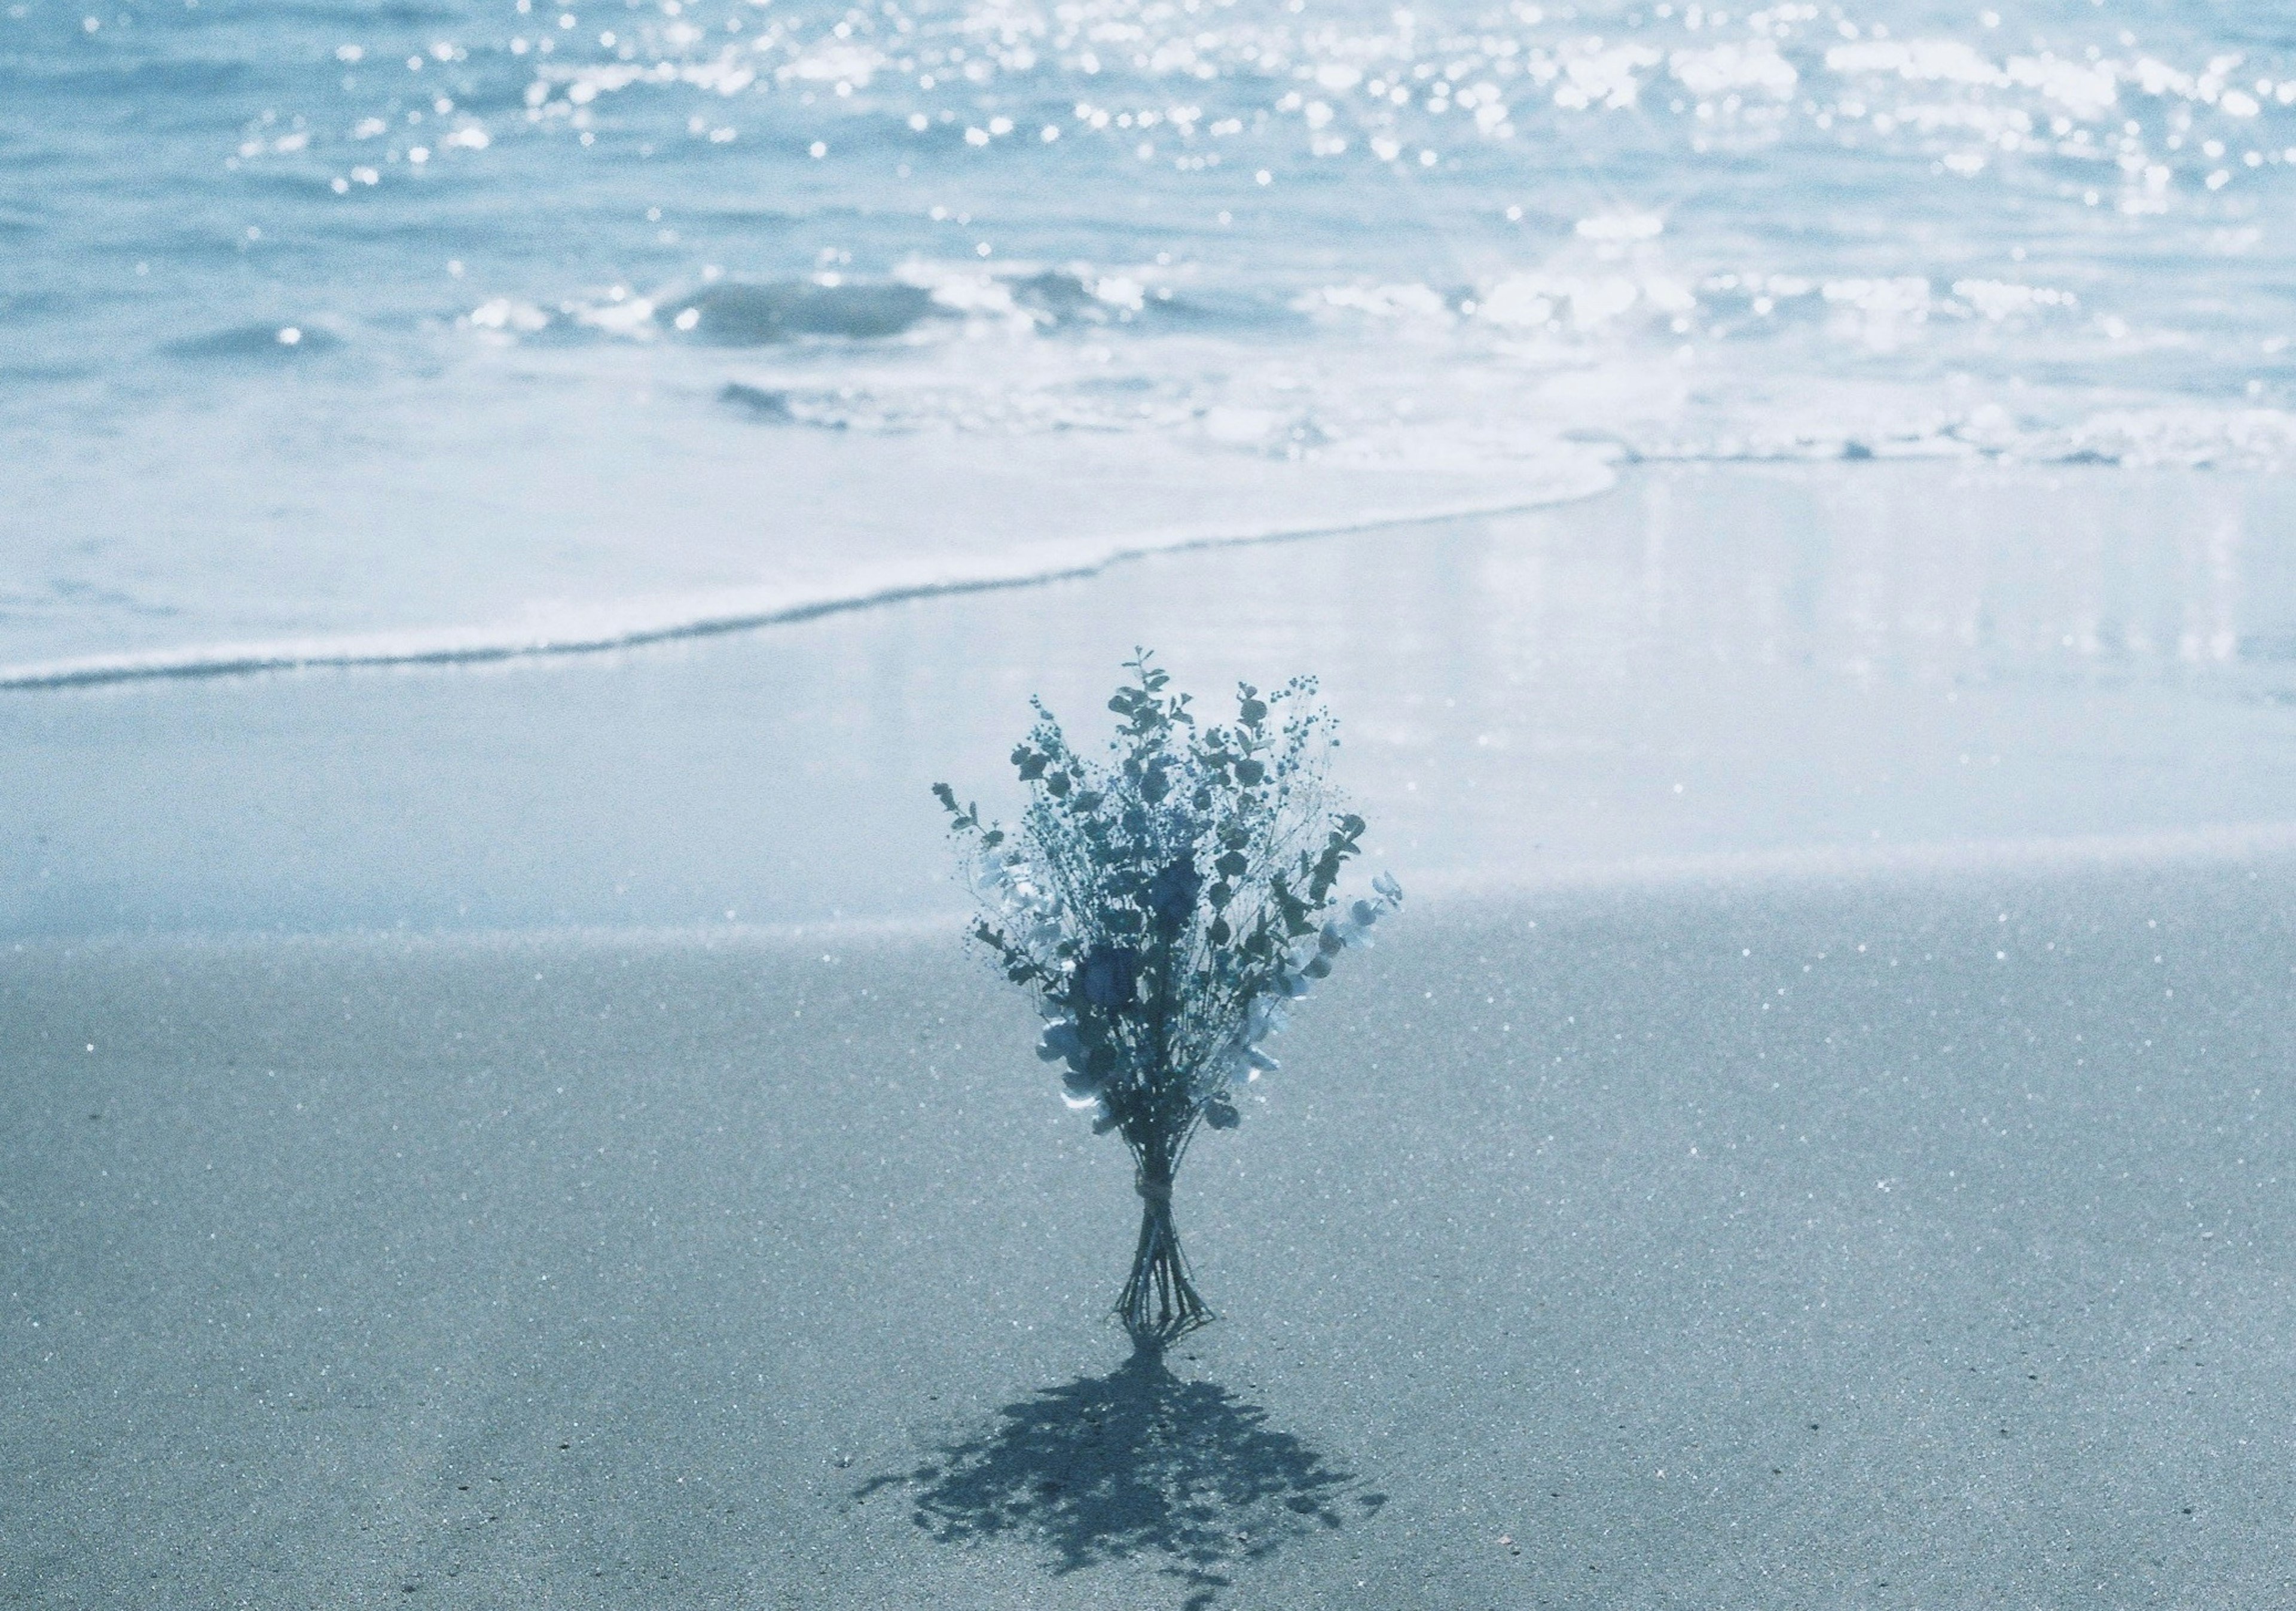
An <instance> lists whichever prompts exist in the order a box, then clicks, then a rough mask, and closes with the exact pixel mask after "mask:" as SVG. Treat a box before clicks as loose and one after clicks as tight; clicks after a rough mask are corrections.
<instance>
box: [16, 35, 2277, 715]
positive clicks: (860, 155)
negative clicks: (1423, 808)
mask: <svg viewBox="0 0 2296 1611" xmlns="http://www.w3.org/2000/svg"><path fill="white" fill-rule="evenodd" d="M0 252H4V254H5V257H4V260H5V264H6V268H7V272H6V274H5V275H4V276H0V321H4V324H0V328H4V331H5V336H4V340H0V463H4V464H5V466H6V469H7V478H6V479H7V488H8V493H9V496H8V497H7V499H6V505H5V507H4V510H0V680H4V681H12V682H16V683H23V682H28V681H40V680H54V679H57V678H86V677H98V678H102V677H111V676H116V675H120V674H142V673H145V672H149V671H153V670H183V669H197V668H201V667H206V666H213V665H219V664H261V663H271V662H275V661H282V660H287V661H292V660H308V659H322V660H324V659H336V660H351V661H357V660H390V659H394V658H407V657H419V656H423V655H431V656H439V655H446V656H453V655H462V654H494V653H521V652H525V651H527V650H530V649H534V648H552V647H563V646H566V645H579V644H592V643H596V644H608V643H616V642H627V641H631V640H633V639H644V638H646V637H653V636H660V635H664V634H675V633H677V632H680V631H684V630H687V629H693V628H694V627H697V626H704V627H706V626H715V625H725V624H728V623H737V622H740V621H750V620H765V619H771V618H773V617H774V616H775V615H776V614H778V613H787V612H791V611H803V610H809V609H816V608H820V607H823V606H825V605H834V604H839V603H840V602H842V601H848V600H853V599H863V598H868V597H872V596H881V595H886V594H900V593H906V592H914V591H918V590H922V589H930V588H942V587H963V586H971V585H978V584H980V583H982V582H984V581H995V580H999V579H1015V578H1022V577H1027V576H1030V575H1037V574H1050V573H1057V572H1060V571H1064V570H1075V569H1078V568H1087V567H1089V566H1091V565H1093V564H1095V563H1100V562H1102V561H1103V560H1105V559H1106V558H1107V557H1109V556H1110V555H1116V554H1122V553H1128V552H1134V551H1139V550H1144V549H1151V548H1155V547H1166V546H1171V545H1176V544H1188V543H1198V542H1207V541H1227V540H1236V539H1244V538H1253V537H1256V536H1264V535H1268V534H1271V533H1275V532H1280V531H1288V530H1311V529H1321V528H1326V527H1345V526H1361V525H1365V524H1371V523H1376V522H1384V521H1393V520H1402V519H1407V518H1411V517H1413V516H1416V515H1421V514H1441V513H1445V512H1455V511H1465V510H1477V509H1505V508H1516V507H1524V506H1529V505H1538V504H1540V503H1545V502H1553V501H1557V500H1562V499H1567V498H1570V497H1579V496H1583V495H1585V494H1587V493H1589V492H1592V491H1595V490H1597V489H1601V488H1602V487H1603V486H1605V485H1607V484H1609V482H1610V481H1611V480H1612V479H1613V478H1614V477H1615V476H1616V475H1617V474H1618V473H1619V471H1620V466H1621V465H1624V464H1631V463H1633V462H1635V461H1637V460H1649V459H1700V458H1709V459H1747V458H1756V459H1760V458H1787V459H1833V460H1848V461H1863V460H1867V459H1884V458H1890V457H1903V456H1972V457H1976V456H1993V457H2004V458H2012V459H2024V460H2033V461H2048V462H2070V463H2083V464H2094V463H2114V464H2129V465H2191V466H2199V467H2204V468H2207V469H2209V470H2212V471H2218V472H2226V473H2240V472H2243V471H2250V470H2259V469H2261V470H2273V469H2277V468H2281V467H2284V466H2285V465H2286V464H2289V463H2290V462H2291V459H2292V457H2296V412H2292V410H2296V354H2292V352H2291V350H2290V344H2291V341H2292V338H2296V273H2292V268H2296V12H2292V11H2290V10H2288V9H2287V8H2284V7H2278V6H2228V5H2222V4H2202V3H2201V0H2151V3H2121V4H2091V3H2089V0H2037V3H2030V4H2016V3H2013V0H1993V3H1987V0H1976V3H1972V4H1939V3H1936V0H1923V3H1922V4H1845V5H1817V4H1775V5H1767V6H1764V7H1760V8H1758V9H1749V10H1740V9H1736V8H1734V7H1731V8H1718V9H1708V8H1706V7H1704V6H1702V5H1701V4H1639V3H1638V4H1580V5H1542V4H1526V3H1521V0H1518V3H1516V4H1479V3H1476V0H1447V3H1445V4H1433V5H1423V4H1414V5H1397V4H1385V3H1382V4H1361V3H1359V0H1057V3H1054V4H1035V3H1031V0H880V3H879V4H873V5H859V4H824V3H820V0H643V3H641V0H614V3H613V4H597V3H594V0H590V3H585V4H579V5H568V6H564V7H562V6H560V5H558V4H543V3H542V0H390V3H381V0H377V3H371V4H351V3H348V0H340V3H339V0H135V4H118V3H117V0H106V3H105V4H102V5H96V4H93V3H92V0H73V3H72V4H61V3H59V0H9V3H8V4H6V6H5V9H4V12H0ZM1844 473H1856V472H1855V471H1854V469H1852V470H1845V472H1844Z"/></svg>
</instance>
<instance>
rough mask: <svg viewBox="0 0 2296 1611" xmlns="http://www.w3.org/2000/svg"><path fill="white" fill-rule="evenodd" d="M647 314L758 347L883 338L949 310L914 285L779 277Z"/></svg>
mask: <svg viewBox="0 0 2296 1611" xmlns="http://www.w3.org/2000/svg"><path fill="white" fill-rule="evenodd" d="M652 316H653V317H654V318H655V320H656V321H658V322H659V323H661V324H664V325H668V326H669V327H670V328H671V329H672V330H675V331H677V332H679V333H682V334H686V335H690V336H692V337H693V338H694V339H695V340H697V341H709V342H712V343H715V344H717V345H718V346H723V347H765V346H771V345H773V344H774V343H775V342H780V341H795V340H797V339H799V337H802V336H831V337H842V338H844V339H846V340H848V341H883V340H885V339H886V338H888V337H890V336H897V335H902V334H906V333H907V332H909V331H911V330H914V329H915V328H916V327H917V326H918V325H921V324H922V323H924V322H925V321H926V320H928V319H937V318H950V317H954V316H955V309H952V308H947V307H946V306H945V305H943V304H942V303H940V302H939V301H937V300H935V299H934V297H933V293H932V292H931V291H930V290H928V289H926V288H924V287H923V286H919V285H904V284H898V283H897V282H895V283H883V282H881V283H876V284H869V283H861V284H841V283H840V284H821V283H819V282H817V281H813V280H783V281H779V282H776V283H774V284H763V285H757V284H743V283H741V282H737V281H735V282H725V283H721V284H716V285H708V286H704V287H703V288H702V289H701V290H700V291H697V292H693V294H692V295H690V296H685V297H680V298H677V299H676V300H672V301H668V302H664V303H660V304H658V305H656V306H655V307H654V308H653V310H652Z"/></svg>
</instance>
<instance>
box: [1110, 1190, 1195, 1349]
mask: <svg viewBox="0 0 2296 1611" xmlns="http://www.w3.org/2000/svg"><path fill="white" fill-rule="evenodd" d="M1133 1188H1134V1189H1135V1190H1136V1191H1137V1192H1139V1194H1140V1242H1139V1245H1138V1246H1137V1247H1136V1248H1135V1249H1134V1251H1133V1254H1132V1275H1131V1278H1129V1279H1128V1280H1127V1281H1126V1282H1125V1283H1124V1293H1123V1295H1122V1296H1120V1297H1119V1298H1118V1299H1117V1300H1116V1318H1117V1319H1119V1321H1121V1322H1122V1323H1123V1326H1124V1329H1125V1330H1126V1331H1128V1332H1129V1333H1130V1334H1131V1336H1132V1341H1133V1344H1134V1345H1135V1346H1136V1347H1138V1348H1142V1349H1145V1350H1154V1349H1159V1348H1161V1347H1163V1346H1164V1345H1165V1344H1168V1343H1170V1342H1172V1341H1174V1340H1175V1339H1177V1338H1179V1337H1182V1336H1186V1335H1187V1334H1188V1333H1189V1332H1191V1331H1193V1330H1195V1329H1196V1327H1199V1326H1202V1325H1206V1324H1208V1323H1210V1320H1211V1318H1212V1311H1211V1310H1210V1308H1209V1307H1207V1306H1206V1304H1205V1303H1204V1301H1203V1299H1202V1297H1201V1295H1198V1293H1197V1291H1196V1287H1195V1283H1194V1282H1193V1281H1191V1280H1190V1279H1189V1278H1188V1263H1187V1261H1186V1259H1185V1258H1184V1257H1182V1256H1181V1253H1180V1233H1179V1232H1178V1230H1177V1229H1175V1228H1174V1226H1173V1224H1172V1179H1171V1176H1170V1175H1169V1173H1163V1174H1161V1175H1158V1174H1152V1173H1150V1172H1149V1171H1146V1170H1142V1171H1140V1172H1139V1173H1138V1174H1137V1175H1136V1176H1135V1178H1134V1179H1133Z"/></svg>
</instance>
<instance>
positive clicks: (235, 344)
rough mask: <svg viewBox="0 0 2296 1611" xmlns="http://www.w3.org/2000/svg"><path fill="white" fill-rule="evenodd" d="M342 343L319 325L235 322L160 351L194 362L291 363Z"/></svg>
mask: <svg viewBox="0 0 2296 1611" xmlns="http://www.w3.org/2000/svg"><path fill="white" fill-rule="evenodd" d="M342 344H343V339H342V338H341V337H340V336H339V335H336V334H334V333H332V332H331V331H327V330H323V329H321V328H320V327H319V326H318V325H304V324H295V323H287V324H279V325H233V326H232V327H231V328H229V329H227V330H217V331H213V332H210V333H208V334H205V335H195V336H185V337H184V338H183V339H182V340H180V341H169V342H168V343H167V345H166V346H164V347H162V348H161V349H160V350H161V351H163V352H165V353H167V354H168V357H170V358H188V359H191V360H193V361H194V362H221V363H238V364H291V363H295V362H297V361H299V360H300V359H304V358H315V357H316V356H317V355H319V354H320V353H323V352H332V351H334V350H335V349H337V348H339V347H340V346H341V345H342Z"/></svg>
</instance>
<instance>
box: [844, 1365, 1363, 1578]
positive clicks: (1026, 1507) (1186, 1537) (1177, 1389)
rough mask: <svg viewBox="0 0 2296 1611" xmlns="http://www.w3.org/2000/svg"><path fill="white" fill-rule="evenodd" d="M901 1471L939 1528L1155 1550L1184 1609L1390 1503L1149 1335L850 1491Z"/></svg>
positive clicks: (1089, 1553)
mask: <svg viewBox="0 0 2296 1611" xmlns="http://www.w3.org/2000/svg"><path fill="white" fill-rule="evenodd" d="M901 1484H908V1485H910V1486H911V1487H913V1488H914V1510H913V1511H912V1518H913V1519H914V1521H915V1523H916V1525H918V1526H920V1527H922V1528H924V1529H925V1530H926V1531H927V1532H929V1533H931V1534H933V1536H934V1537H936V1538H939V1539H940V1540H943V1541H947V1542H975V1541H984V1540H988V1539H996V1538H1003V1537H1008V1536H1013V1537H1021V1538H1027V1539H1033V1540H1036V1541H1040V1542H1042V1543H1044V1544H1045V1545H1046V1546H1048V1547H1049V1548H1050V1549H1051V1551H1052V1554H1053V1558H1054V1564H1053V1570H1054V1573H1055V1574H1065V1573H1070V1572H1076V1571H1080V1570H1082V1569H1083V1568H1085V1567H1087V1566H1099V1565H1102V1564H1103V1563H1105V1562H1110V1561H1118V1560H1128V1559H1131V1558H1136V1557H1160V1558H1162V1559H1163V1562H1164V1565H1163V1566H1162V1570H1163V1571H1164V1572H1165V1573H1166V1574H1169V1575H1171V1576H1173V1577H1177V1578H1178V1579H1180V1580H1181V1581H1182V1582H1184V1583H1185V1584H1186V1585H1187V1588H1188V1594H1187V1597H1186V1599H1185V1600H1184V1601H1183V1602H1182V1603H1183V1606H1184V1607H1185V1611H1203V1608H1204V1607H1209V1606H1210V1605H1211V1603H1212V1602H1213V1600H1214V1599H1215V1598H1216V1597H1217V1596H1218V1592H1219V1590H1222V1589H1224V1588H1226V1587H1227V1586H1228V1584H1229V1582H1230V1579H1229V1578H1228V1576H1227V1575H1226V1570H1225V1569H1226V1568H1227V1567H1229V1566H1233V1565H1234V1564H1235V1563H1237V1562H1240V1561H1247V1560H1255V1559H1258V1558H1259V1557H1261V1556H1264V1555H1267V1554H1268V1553H1270V1552H1271V1551H1273V1550H1275V1549H1278V1548H1279V1547H1281V1546H1282V1545H1283V1544H1284V1543H1286V1542H1289V1541H1293V1540H1296V1539H1299V1538H1300V1537H1304V1536H1313V1535H1315V1534H1316V1533H1322V1532H1325V1531H1328V1530H1331V1529H1335V1528H1337V1527H1340V1526H1341V1525H1344V1524H1345V1522H1346V1521H1347V1520H1348V1519H1349V1516H1350V1514H1354V1515H1369V1514H1371V1513H1372V1512H1374V1511H1376V1510H1377V1509H1378V1508H1380V1507H1381V1506H1382V1505H1383V1504H1385V1503H1386V1502H1387V1500H1386V1496H1385V1495H1384V1494H1382V1493H1376V1492H1370V1491H1369V1490H1368V1489H1366V1488H1365V1485H1364V1484H1363V1483H1362V1482H1361V1481H1359V1480H1358V1479H1357V1477H1356V1476H1355V1475H1353V1474H1352V1473H1350V1472H1347V1471H1342V1470H1339V1469H1337V1468H1335V1467H1333V1466H1332V1465H1330V1464H1329V1463H1328V1462H1326V1461H1325V1459H1324V1457H1323V1456H1322V1455H1321V1454H1320V1453H1318V1452H1317V1451H1316V1450H1314V1449H1313V1448H1310V1447H1309V1446H1308V1444H1306V1443H1302V1442H1301V1441H1300V1439H1299V1438H1297V1437H1295V1436H1294V1435H1292V1434H1290V1433H1288V1432H1279V1431H1276V1430H1275V1429H1273V1428H1271V1427H1270V1426H1268V1425H1267V1411H1266V1410H1263V1409H1261V1408H1260V1407H1259V1405H1257V1404H1252V1403H1248V1402H1246V1401H1243V1400H1241V1399H1239V1398H1237V1397H1236V1396H1235V1395H1234V1393H1230V1392H1229V1391H1228V1390H1227V1389H1226V1388H1225V1387H1222V1386H1220V1385H1218V1384H1217V1383H1212V1382H1201V1381H1186V1380H1183V1379H1181V1378H1180V1377H1176V1376H1174V1375H1173V1374H1172V1373H1171V1372H1170V1371H1169V1369H1166V1367H1165V1365H1164V1362H1163V1360H1162V1358H1161V1356H1160V1354H1159V1352H1157V1351H1156V1350H1154V1349H1141V1350H1139V1351H1137V1352H1135V1353H1134V1354H1133V1355H1132V1357H1131V1358H1130V1359H1129V1360H1127V1361H1126V1362H1125V1363H1124V1364H1123V1365H1121V1366H1119V1368H1118V1369H1115V1370H1113V1371H1111V1372H1110V1373H1109V1374H1108V1375H1106V1376H1098V1377H1078V1379H1077V1380H1075V1381H1073V1382H1069V1383H1065V1384H1063V1385H1061V1386H1058V1387H1047V1388H1045V1389H1044V1390H1042V1391H1041V1392H1038V1393H1034V1394H1032V1395H1031V1396H1029V1397H1028V1398H1026V1399H1022V1400H1021V1401H1018V1402H1015V1403H1011V1404H1007V1405H1005V1407H1004V1408H1003V1409H1002V1410H998V1411H997V1412H996V1421H995V1423H994V1424H993V1425H992V1426H989V1427H988V1428H987V1429H986V1430H984V1431H982V1432H981V1433H980V1434H977V1435H975V1436H972V1437H969V1438H965V1439H964V1440H962V1441H960V1442H957V1443H951V1444H949V1445H947V1446H946V1447H944V1448H943V1449H941V1450H940V1451H939V1454H938V1455H937V1456H936V1457H935V1458H934V1459H930V1460H928V1461H926V1462H925V1463H924V1464H923V1465H922V1466H920V1467H917V1468H916V1469H915V1470H914V1471H910V1472H907V1473H904V1474H898V1475H886V1476H879V1477H874V1478H872V1479H871V1480H870V1481H869V1482H867V1483H865V1484H863V1485H862V1486H861V1487H860V1488H859V1489H858V1490H857V1491H856V1497H857V1498H862V1499H865V1498H867V1497H868V1496H870V1495H872V1494H874V1493H877V1492H881V1491H882V1490H884V1489H887V1488H890V1487H895V1486H898V1485H901Z"/></svg>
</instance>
